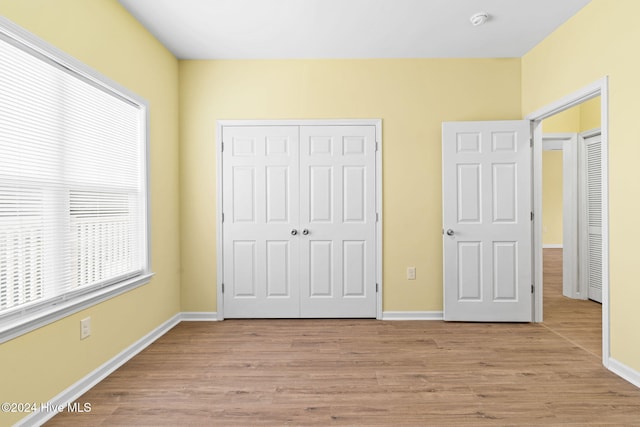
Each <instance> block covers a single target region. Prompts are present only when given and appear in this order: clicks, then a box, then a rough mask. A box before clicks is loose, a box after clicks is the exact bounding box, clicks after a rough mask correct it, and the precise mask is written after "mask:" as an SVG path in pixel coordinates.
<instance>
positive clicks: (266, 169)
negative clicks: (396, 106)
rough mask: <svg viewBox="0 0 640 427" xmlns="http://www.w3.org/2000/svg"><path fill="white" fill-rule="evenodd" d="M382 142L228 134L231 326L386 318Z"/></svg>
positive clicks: (268, 129)
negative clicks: (380, 276) (379, 210)
mask: <svg viewBox="0 0 640 427" xmlns="http://www.w3.org/2000/svg"><path fill="white" fill-rule="evenodd" d="M375 133H376V129H375V126H229V127H224V128H223V133H222V135H223V144H224V150H223V153H222V155H223V173H222V175H223V196H222V199H223V206H224V222H223V260H224V264H223V280H224V284H225V289H224V293H223V298H224V315H225V317H228V318H234V317H235V318H242V317H248V318H251V317H255V318H260V317H376V311H377V310H376V309H377V304H376V302H377V298H376V283H375V271H376V270H375V263H376V252H375V247H376V244H375V227H376V212H375V206H376V199H375V197H376V194H375V182H376V176H375V150H376V143H375ZM292 230H295V231H296V234H291V232H292Z"/></svg>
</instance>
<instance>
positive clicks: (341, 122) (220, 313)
mask: <svg viewBox="0 0 640 427" xmlns="http://www.w3.org/2000/svg"><path fill="white" fill-rule="evenodd" d="M232 126H375V128H376V147H377V151H376V166H375V174H376V211H377V214H378V222H377V223H376V237H375V240H376V283H377V285H378V295H377V299H376V319H378V320H381V319H382V318H383V312H382V291H383V288H384V286H383V283H382V277H383V276H382V235H383V233H382V119H318V120H315V119H305V120H295V119H290V120H216V263H217V266H218V267H217V277H216V296H217V307H216V309H217V320H224V295H223V294H222V283H223V280H224V275H223V266H224V262H223V261H224V260H223V253H222V250H223V235H222V167H223V165H222V149H223V145H222V138H223V128H225V127H232Z"/></svg>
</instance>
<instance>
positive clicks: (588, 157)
mask: <svg viewBox="0 0 640 427" xmlns="http://www.w3.org/2000/svg"><path fill="white" fill-rule="evenodd" d="M601 141H602V139H601V136H600V134H597V135H594V136H590V137H588V138H585V139H584V146H583V147H582V148H583V149H582V155H581V158H582V159H581V163H582V177H583V187H582V190H581V191H580V193H581V196H582V203H581V206H582V210H583V214H582V220H583V225H582V227H581V228H582V233H581V234H582V242H583V243H582V249H583V255H582V256H581V261H583V263H582V264H583V268H582V270H581V271H582V273H583V274H582V279H583V280H582V281H583V282H584V283H585V284H586V286H585V287H586V289H587V294H588V297H589V299H592V300H594V301H598V302H600V303H601V302H602V143H601Z"/></svg>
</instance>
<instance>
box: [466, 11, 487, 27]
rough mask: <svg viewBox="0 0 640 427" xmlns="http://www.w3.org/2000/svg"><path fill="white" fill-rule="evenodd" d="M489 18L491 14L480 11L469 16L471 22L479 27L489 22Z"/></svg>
mask: <svg viewBox="0 0 640 427" xmlns="http://www.w3.org/2000/svg"><path fill="white" fill-rule="evenodd" d="M488 19H489V14H488V13H487V12H478V13H476V14H475V15H472V16H471V18H469V21H471V24H472V25H473V26H474V27H477V26H479V25H482V24H484V23H485V22H487V20H488Z"/></svg>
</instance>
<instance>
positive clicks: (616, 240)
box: [522, 0, 640, 371]
mask: <svg viewBox="0 0 640 427" xmlns="http://www.w3.org/2000/svg"><path fill="white" fill-rule="evenodd" d="M638 14H640V2H639V1H637V0H616V1H610V0H593V1H592V2H591V3H589V4H588V5H587V6H586V7H585V8H584V9H582V10H581V11H580V12H578V14H577V15H576V16H574V17H573V18H571V19H570V20H569V21H567V22H566V23H565V24H564V25H563V26H561V27H560V28H559V29H558V30H556V31H555V32H554V33H553V34H552V35H551V36H549V37H548V38H547V39H545V40H544V41H543V42H542V43H540V44H539V45H538V46H536V47H535V48H534V49H533V50H532V51H530V52H529V53H528V54H527V55H525V56H524V57H523V58H522V106H523V108H522V110H523V113H524V114H528V113H530V112H532V111H535V110H536V109H538V108H541V107H543V106H544V105H547V104H549V103H551V102H553V101H555V100H558V99H560V98H562V97H563V96H566V95H567V94H569V93H571V92H574V91H576V90H578V89H580V88H581V87H584V86H586V85H587V84H589V83H591V82H594V81H596V80H597V79H599V78H601V77H603V76H606V75H608V76H609V91H610V93H609V95H610V98H609V115H610V116H609V117H610V120H609V126H610V127H609V215H610V217H609V226H610V259H609V266H610V309H611V313H610V321H611V325H610V333H611V336H610V342H611V356H612V357H613V358H614V359H616V360H618V361H620V362H622V363H623V364H625V365H627V366H629V367H631V368H632V369H635V370H636V371H640V328H638V327H637V325H638V324H640V310H638V304H639V302H640V286H638V284H637V281H638V279H637V277H638V270H637V269H636V267H637V264H638V259H637V258H638V256H637V253H638V251H637V242H638V240H639V239H640V228H638V227H636V225H635V223H636V222H637V218H638V217H639V216H640V203H639V202H638V198H637V197H635V195H637V194H639V193H640V168H638V165H637V164H638V159H640V144H639V143H638V140H637V139H638V138H637V137H636V136H635V135H636V134H637V122H638V108H637V106H638V99H640V85H639V84H638V76H639V75H640V57H638V55H635V54H634V52H636V51H637V46H638V44H639V43H640V26H638V25H637V22H636V17H637V16H638Z"/></svg>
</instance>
